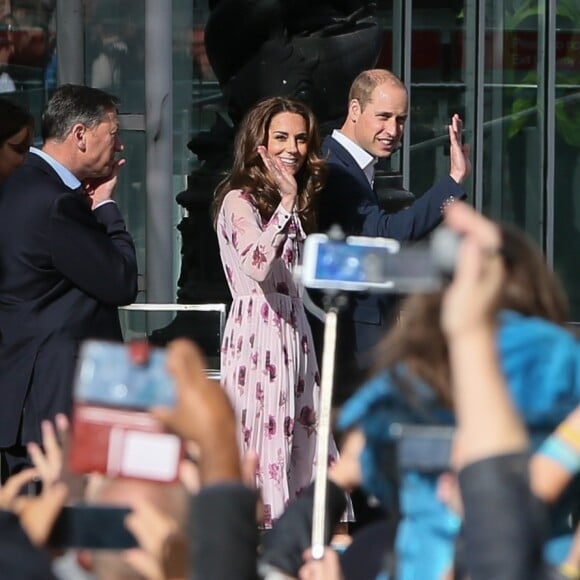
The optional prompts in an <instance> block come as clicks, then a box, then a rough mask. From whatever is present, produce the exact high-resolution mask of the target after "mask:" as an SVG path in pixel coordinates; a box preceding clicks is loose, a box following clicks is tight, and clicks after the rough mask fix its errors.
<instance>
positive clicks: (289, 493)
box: [217, 190, 337, 527]
mask: <svg viewBox="0 0 580 580" xmlns="http://www.w3.org/2000/svg"><path fill="white" fill-rule="evenodd" d="M217 234H218V241H219V247H220V255H221V260H222V264H223V267H224V271H225V273H226V277H227V280H228V284H229V287H230V291H231V294H232V297H233V303H232V306H231V309H230V312H229V316H228V320H227V323H226V327H225V333H224V340H223V344H222V350H221V381H222V385H223V387H224V388H225V390H226V392H227V393H228V395H229V396H230V398H231V401H232V403H233V405H234V408H235V411H236V415H237V420H238V421H239V440H240V443H241V446H242V453H245V452H247V451H249V450H254V451H256V452H257V453H258V456H259V458H260V462H259V468H258V473H257V483H258V486H259V487H260V489H261V491H262V497H263V500H264V504H265V527H271V525H272V522H273V521H274V520H276V519H277V518H279V517H280V515H281V514H282V512H283V511H284V509H285V507H286V504H287V503H288V501H289V500H291V499H293V498H294V497H296V496H297V495H299V494H300V492H301V490H303V489H304V488H305V487H306V486H308V485H309V483H310V482H311V481H312V479H313V476H314V470H315V453H316V431H317V425H318V405H319V397H320V376H319V372H318V365H317V362H316V356H315V353H314V348H313V344H312V335H311V332H310V326H309V325H308V321H307V319H306V314H305V312H304V307H303V305H302V299H301V288H300V287H299V284H298V283H297V282H296V281H295V280H294V278H293V275H292V270H293V268H294V266H295V265H296V264H298V263H299V261H300V259H301V251H302V245H303V241H304V238H305V235H304V231H303V229H302V225H301V223H300V220H299V218H298V215H297V214H295V213H289V212H287V211H286V210H285V209H284V208H283V207H282V206H281V205H279V206H278V208H277V209H276V211H275V212H274V214H273V215H272V217H271V219H270V220H269V221H268V222H267V223H262V219H261V217H260V214H259V212H258V210H257V208H256V207H255V206H254V204H253V201H252V198H251V196H250V195H248V194H246V193H244V192H243V191H240V190H234V191H230V192H229V193H228V194H227V195H226V197H225V199H224V202H223V204H222V208H221V211H220V214H219V218H218V225H217ZM336 456H337V452H336V446H335V445H334V442H333V443H332V444H331V447H330V457H329V459H330V460H332V459H334V458H336Z"/></svg>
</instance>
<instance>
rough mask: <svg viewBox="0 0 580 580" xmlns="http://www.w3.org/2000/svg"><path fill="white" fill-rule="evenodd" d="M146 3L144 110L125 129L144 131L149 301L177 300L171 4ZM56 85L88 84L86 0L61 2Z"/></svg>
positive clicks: (124, 121) (127, 119) (127, 118)
mask: <svg viewBox="0 0 580 580" xmlns="http://www.w3.org/2000/svg"><path fill="white" fill-rule="evenodd" d="M144 1H145V111H144V112H143V114H134V115H120V116H119V121H120V124H121V127H122V129H123V130H124V131H141V132H142V131H145V138H146V168H145V176H144V177H145V184H146V195H145V202H146V204H147V212H146V232H147V233H146V242H145V244H146V254H145V260H146V265H145V284H146V286H145V288H146V293H147V300H149V301H151V302H165V303H169V302H171V301H172V300H174V298H175V283H176V276H175V272H174V270H175V268H174V260H173V259H167V257H168V256H172V257H173V256H174V249H175V248H174V236H173V231H174V224H173V212H174V203H175V200H174V195H173V2H172V1H169V2H159V0H144ZM56 25H57V31H56V33H57V46H58V56H59V58H58V61H57V77H58V84H59V85H60V84H64V83H73V84H84V83H85V72H86V71H85V50H84V48H85V37H84V32H85V25H86V23H85V18H84V2H83V0H57V5H56Z"/></svg>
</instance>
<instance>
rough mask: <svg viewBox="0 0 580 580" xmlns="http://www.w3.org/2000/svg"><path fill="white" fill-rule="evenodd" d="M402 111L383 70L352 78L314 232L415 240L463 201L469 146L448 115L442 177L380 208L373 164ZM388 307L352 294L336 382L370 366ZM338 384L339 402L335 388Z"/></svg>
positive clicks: (400, 124)
mask: <svg viewBox="0 0 580 580" xmlns="http://www.w3.org/2000/svg"><path fill="white" fill-rule="evenodd" d="M408 108H409V99H408V94H407V89H406V88H405V85H404V84H403V83H402V81H401V80H400V79H399V78H398V77H397V76H395V75H394V74H393V73H391V72H389V71H387V70H384V69H373V70H367V71H364V72H362V73H360V74H359V75H358V76H357V77H356V79H355V80H354V81H353V83H352V85H351V88H350V93H349V98H348V111H347V115H346V119H345V121H344V124H343V125H342V127H341V129H340V130H335V131H333V133H332V134H331V135H329V136H328V137H326V139H325V140H324V142H323V146H322V147H323V154H324V156H325V157H326V159H327V161H328V180H327V184H326V186H325V188H324V190H323V191H322V193H321V199H320V206H319V217H318V219H319V230H320V231H323V232H325V231H327V230H328V229H329V228H330V227H331V226H332V225H333V224H338V225H340V226H341V228H342V229H343V231H344V233H345V234H346V235H357V236H382V237H387V238H394V239H396V240H398V241H401V242H405V241H412V240H418V239H420V238H422V237H424V236H425V235H427V234H428V233H429V232H431V230H433V229H434V228H435V227H436V226H437V225H438V224H439V223H440V222H441V220H442V218H443V209H444V208H445V206H446V205H447V204H448V203H450V202H452V201H453V200H456V199H463V198H464V197H465V192H464V190H463V188H462V186H461V184H462V183H463V181H464V180H465V179H466V177H467V176H468V175H469V173H470V171H471V163H470V161H469V149H468V146H464V145H463V144H462V129H463V123H462V121H461V119H460V118H459V116H458V115H454V116H453V118H452V120H451V124H450V125H449V139H450V143H451V150H450V169H449V175H447V176H445V177H444V178H443V179H441V180H440V181H439V182H437V183H436V184H435V185H434V186H433V187H432V188H431V189H429V190H428V191H427V192H425V193H424V194H423V195H422V196H421V197H420V198H419V199H417V201H415V202H414V203H413V205H412V206H411V207H409V208H407V209H405V210H402V211H400V212H397V213H387V212H385V211H383V210H382V209H381V207H380V206H379V200H378V198H377V195H376V193H375V191H374V189H373V183H374V166H375V164H376V162H377V161H378V159H379V158H386V157H390V156H391V155H392V154H393V153H394V152H395V151H396V150H397V148H398V147H399V145H400V141H401V138H402V136H403V131H404V128H405V122H406V120H407V115H408ZM392 304H393V302H392V300H391V299H389V298H388V297H387V296H385V295H378V294H366V293H359V294H356V295H353V296H351V300H350V305H349V307H348V308H347V309H346V311H345V312H344V313H342V315H341V317H340V323H339V345H338V353H337V355H338V356H337V360H338V361H340V364H341V366H342V367H343V368H342V369H341V371H342V372H341V373H340V376H341V378H342V379H344V377H345V376H347V377H348V376H350V377H351V382H352V380H354V379H352V377H353V375H354V376H357V375H358V374H359V373H360V372H361V371H363V372H364V371H366V370H367V369H368V367H369V366H370V365H371V364H372V357H371V351H372V348H373V347H374V346H375V345H376V344H377V342H378V341H379V340H380V338H381V337H382V336H383V335H384V333H385V331H386V329H387V328H388V326H389V324H390V323H391V322H392V310H393V309H392ZM349 367H350V368H349ZM347 382H349V381H348V380H347ZM351 386H352V385H351ZM337 387H338V392H337V396H338V398H341V392H340V389H341V385H337ZM344 394H346V395H348V393H343V395H344Z"/></svg>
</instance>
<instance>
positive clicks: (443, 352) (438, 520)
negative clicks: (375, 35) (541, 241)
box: [338, 204, 580, 580]
mask: <svg viewBox="0 0 580 580" xmlns="http://www.w3.org/2000/svg"><path fill="white" fill-rule="evenodd" d="M460 205H464V204H460ZM470 212H472V213H473V214H474V215H475V212H474V211H473V210H471V208H469V207H468V206H465V210H462V211H460V212H459V213H462V214H465V215H467V217H468V218H469V213H470ZM465 215H463V218H465ZM475 219H479V220H482V221H481V223H482V224H484V227H486V228H488V233H489V237H490V247H501V248H502V255H503V259H504V263H505V267H506V270H507V278H506V284H505V286H504V288H503V291H502V294H501V296H500V299H499V301H498V304H497V309H498V313H499V316H498V321H499V322H498V328H497V345H498V350H499V353H500V359H501V365H502V371H503V372H504V374H505V376H506V380H507V384H508V386H509V389H510V392H511V395H512V397H513V400H514V403H515V405H516V406H517V408H518V410H519V412H520V414H521V416H522V419H523V420H524V422H525V424H526V426H527V428H528V429H529V431H530V435H531V440H532V442H533V443H534V444H535V446H537V445H539V443H540V442H541V441H542V440H544V439H545V438H546V437H547V436H548V435H549V434H550V432H551V431H552V430H553V429H554V428H555V427H556V426H557V425H558V424H559V423H560V422H561V421H562V420H563V419H564V418H565V417H566V415H567V414H568V413H569V412H570V411H571V410H572V409H574V407H576V405H577V404H578V402H579V401H580V344H579V343H578V341H577V340H576V338H575V337H574V336H573V335H572V334H571V333H570V332H569V331H568V330H567V329H566V328H565V325H566V324H565V323H566V319H567V314H568V310H567V301H566V298H565V295H564V292H563V290H562V289H561V287H560V285H559V283H558V280H557V279H556V277H555V276H554V275H553V273H552V272H551V271H550V270H549V269H548V267H547V265H546V263H545V261H544V259H543V256H542V255H541V254H540V252H539V250H538V249H537V248H536V247H535V245H534V244H533V243H532V242H531V241H530V240H528V239H527V237H526V236H525V235H524V234H523V233H522V232H520V231H519V230H517V229H515V228H513V227H510V226H499V227H498V226H496V225H494V224H492V223H491V222H488V221H487V220H484V219H483V218H481V216H477V218H475ZM441 299H442V293H437V294H430V295H414V296H411V297H410V298H409V299H408V300H407V301H406V302H405V303H404V305H403V313H404V315H403V316H402V320H401V322H400V324H399V325H398V326H397V327H395V328H393V330H392V331H391V332H390V333H389V334H387V335H386V336H385V338H384V339H383V341H382V342H381V343H380V345H379V347H378V349H377V355H378V356H377V360H378V363H377V367H376V369H375V375H374V377H373V378H372V379H370V380H369V381H368V382H367V383H366V384H365V385H363V386H362V387H361V389H360V390H359V391H358V392H357V393H356V394H355V395H354V396H353V397H352V398H351V399H350V400H349V401H348V402H347V403H346V404H345V405H344V407H343V409H342V411H341V414H340V418H339V424H338V426H339V428H340V429H343V430H346V429H353V428H358V429H361V430H362V431H363V432H364V434H365V437H366V446H365V449H364V451H363V453H362V456H361V467H362V473H363V481H364V487H365V489H366V491H367V492H369V493H371V494H374V495H375V496H376V497H378V498H379V499H381V500H382V501H383V502H384V503H387V505H388V504H390V503H391V502H392V501H393V494H394V492H395V490H394V488H393V486H392V483H391V480H390V479H389V477H388V475H387V472H388V470H387V469H386V466H385V457H386V449H387V448H388V446H389V445H391V446H392V445H394V439H393V435H392V431H391V430H390V426H391V425H392V424H393V423H403V424H405V423H413V424H440V425H441V424H443V425H452V424H453V409H452V398H451V381H450V371H449V361H448V353H447V347H446V341H445V337H444V335H443V332H442V330H441V327H440V324H439V320H440V308H441ZM489 427H490V429H493V418H491V419H490V425H489ZM440 474H441V472H438V473H422V472H419V471H403V472H402V473H400V474H399V495H398V499H399V504H400V511H401V516H402V517H401V523H400V524H399V528H398V531H397V537H396V546H395V552H396V578H397V580H414V579H418V578H421V580H430V579H433V580H440V578H441V577H442V575H443V574H445V573H446V572H447V571H449V570H450V569H451V568H452V567H453V557H454V541H455V539H456V537H457V534H458V531H459V529H460V524H461V522H460V519H459V518H458V516H456V515H455V514H454V513H452V512H451V511H450V510H449V509H448V508H447V507H446V506H445V505H444V504H443V503H442V502H441V501H439V499H438V497H437V482H438V479H439V475H440ZM571 496H572V494H569V495H568V496H564V497H562V498H561V499H560V501H559V502H557V503H556V504H555V505H554V506H553V507H552V509H551V512H552V514H551V516H552V517H551V530H550V532H551V533H550V540H549V541H548V542H547V544H546V558H547V560H548V561H549V562H551V563H558V562H560V561H561V560H562V559H563V558H564V557H565V555H566V553H567V550H568V548H569V545H570V540H571V533H572V530H571V528H570V527H569V523H568V519H569V515H570V513H572V511H573V509H574V507H575V506H574V504H573V502H574V501H576V503H577V500H574V498H573V497H571ZM391 572H395V570H392V571H391Z"/></svg>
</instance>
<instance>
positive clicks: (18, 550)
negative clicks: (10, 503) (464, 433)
mask: <svg viewBox="0 0 580 580" xmlns="http://www.w3.org/2000/svg"><path fill="white" fill-rule="evenodd" d="M0 538H2V541H1V542H0V578H26V579H27V580H56V576H55V575H54V574H53V573H52V571H51V562H50V558H49V556H48V554H47V553H46V552H44V551H43V550H41V549H40V548H37V547H36V546H34V545H33V544H32V543H31V542H30V540H29V539H28V536H27V535H26V533H25V532H24V530H23V529H22V526H21V525H20V521H19V520H18V518H17V517H16V516H15V515H14V514H13V513H12V512H8V511H3V510H1V511H0Z"/></svg>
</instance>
